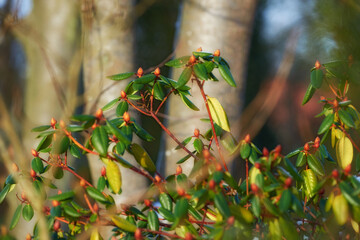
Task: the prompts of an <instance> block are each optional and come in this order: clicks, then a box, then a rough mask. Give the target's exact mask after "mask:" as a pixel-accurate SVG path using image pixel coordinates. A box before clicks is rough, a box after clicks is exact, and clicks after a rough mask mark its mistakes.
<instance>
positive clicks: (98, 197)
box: [86, 186, 107, 203]
mask: <svg viewBox="0 0 360 240" xmlns="http://www.w3.org/2000/svg"><path fill="white" fill-rule="evenodd" d="M86 192H87V193H88V194H89V196H90V197H92V198H93V199H94V200H96V201H99V202H102V203H104V202H107V199H106V197H105V196H104V195H103V194H102V193H101V192H100V191H99V190H97V189H96V188H94V187H90V186H89V187H87V188H86Z"/></svg>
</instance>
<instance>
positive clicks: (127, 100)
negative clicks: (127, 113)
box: [125, 99, 151, 116]
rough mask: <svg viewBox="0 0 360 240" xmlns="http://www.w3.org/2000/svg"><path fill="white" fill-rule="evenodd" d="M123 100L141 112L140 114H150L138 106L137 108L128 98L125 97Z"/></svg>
mask: <svg viewBox="0 0 360 240" xmlns="http://www.w3.org/2000/svg"><path fill="white" fill-rule="evenodd" d="M125 101H126V102H127V103H128V104H130V105H131V106H132V107H133V108H135V109H136V110H137V111H139V112H141V113H142V114H144V115H146V116H151V114H150V113H148V112H144V111H143V110H141V109H140V108H138V107H137V106H135V104H133V103H132V102H130V101H129V99H125Z"/></svg>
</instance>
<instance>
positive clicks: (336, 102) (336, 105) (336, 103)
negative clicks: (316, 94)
mask: <svg viewBox="0 0 360 240" xmlns="http://www.w3.org/2000/svg"><path fill="white" fill-rule="evenodd" d="M333 106H334V107H335V108H337V107H338V106H339V102H338V101H337V100H336V99H335V100H334V101H333Z"/></svg>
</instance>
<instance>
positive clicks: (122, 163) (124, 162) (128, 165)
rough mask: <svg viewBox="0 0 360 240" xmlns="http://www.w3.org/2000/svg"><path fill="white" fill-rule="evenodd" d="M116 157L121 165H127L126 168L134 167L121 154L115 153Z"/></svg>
mask: <svg viewBox="0 0 360 240" xmlns="http://www.w3.org/2000/svg"><path fill="white" fill-rule="evenodd" d="M114 157H115V158H116V161H117V162H118V163H120V165H121V166H123V167H125V168H132V167H133V165H132V164H131V163H129V162H128V161H126V160H125V159H124V158H122V157H121V156H119V155H118V154H114Z"/></svg>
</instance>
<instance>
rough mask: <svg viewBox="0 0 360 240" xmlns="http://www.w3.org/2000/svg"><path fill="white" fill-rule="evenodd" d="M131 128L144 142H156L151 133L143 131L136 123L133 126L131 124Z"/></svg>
mask: <svg viewBox="0 0 360 240" xmlns="http://www.w3.org/2000/svg"><path fill="white" fill-rule="evenodd" d="M131 128H132V129H133V131H134V132H135V134H136V135H137V136H138V137H139V138H141V139H142V140H145V141H147V142H151V141H153V140H155V138H154V137H153V136H151V135H150V133H148V132H147V131H146V130H145V129H143V128H142V127H141V126H140V125H138V124H137V123H135V122H134V123H133V124H131Z"/></svg>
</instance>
